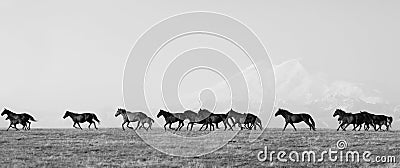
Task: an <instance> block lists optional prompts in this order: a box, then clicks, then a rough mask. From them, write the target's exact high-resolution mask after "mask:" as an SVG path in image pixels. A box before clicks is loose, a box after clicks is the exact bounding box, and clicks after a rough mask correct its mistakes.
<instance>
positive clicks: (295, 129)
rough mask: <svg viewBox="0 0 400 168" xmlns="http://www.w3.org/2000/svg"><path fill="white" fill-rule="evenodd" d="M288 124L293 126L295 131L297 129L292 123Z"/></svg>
mask: <svg viewBox="0 0 400 168" xmlns="http://www.w3.org/2000/svg"><path fill="white" fill-rule="evenodd" d="M290 125H292V127H293V128H294V130H295V131H297V130H296V127H294V124H293V123H290Z"/></svg>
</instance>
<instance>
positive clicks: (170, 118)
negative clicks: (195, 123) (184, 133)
mask: <svg viewBox="0 0 400 168" xmlns="http://www.w3.org/2000/svg"><path fill="white" fill-rule="evenodd" d="M161 116H163V117H164V120H165V125H164V130H165V131H167V128H166V126H167V125H168V124H169V129H172V130H175V131H178V130H180V129H181V128H182V127H183V126H184V125H185V124H184V123H183V121H184V120H185V119H186V116H185V114H184V113H170V112H168V111H165V110H162V109H160V111H159V112H158V114H157V118H160V117H161ZM175 122H179V124H178V127H177V128H176V129H174V128H172V123H175Z"/></svg>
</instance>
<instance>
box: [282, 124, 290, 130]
mask: <svg viewBox="0 0 400 168" xmlns="http://www.w3.org/2000/svg"><path fill="white" fill-rule="evenodd" d="M288 124H289V123H288V122H286V123H285V126H284V127H283V130H282V131H285V129H286V127H287V125H288Z"/></svg>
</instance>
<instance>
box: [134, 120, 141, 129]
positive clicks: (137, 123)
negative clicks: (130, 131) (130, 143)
mask: <svg viewBox="0 0 400 168" xmlns="http://www.w3.org/2000/svg"><path fill="white" fill-rule="evenodd" d="M140 123H141V122H140V121H138V123H137V125H136V128H135V130H137V129H138V127H139V124H140Z"/></svg>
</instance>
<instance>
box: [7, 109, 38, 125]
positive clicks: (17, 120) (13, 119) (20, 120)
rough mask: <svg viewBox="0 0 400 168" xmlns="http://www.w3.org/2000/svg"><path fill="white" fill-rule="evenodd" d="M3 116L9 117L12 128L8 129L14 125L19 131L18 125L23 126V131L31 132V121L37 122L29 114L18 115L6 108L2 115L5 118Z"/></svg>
mask: <svg viewBox="0 0 400 168" xmlns="http://www.w3.org/2000/svg"><path fill="white" fill-rule="evenodd" d="M3 115H7V118H8V119H9V120H10V126H9V127H8V129H9V128H11V126H12V125H14V128H15V129H17V128H16V125H17V124H21V125H22V126H23V127H22V129H25V130H30V129H31V122H30V121H34V122H36V120H35V119H34V118H33V117H32V116H31V115H29V114H27V113H22V114H17V113H14V112H12V111H10V110H8V109H6V108H5V109H4V110H3V112H2V113H1V116H3ZM26 123H28V124H26ZM8 129H7V130H8ZM17 130H18V129H17Z"/></svg>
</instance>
